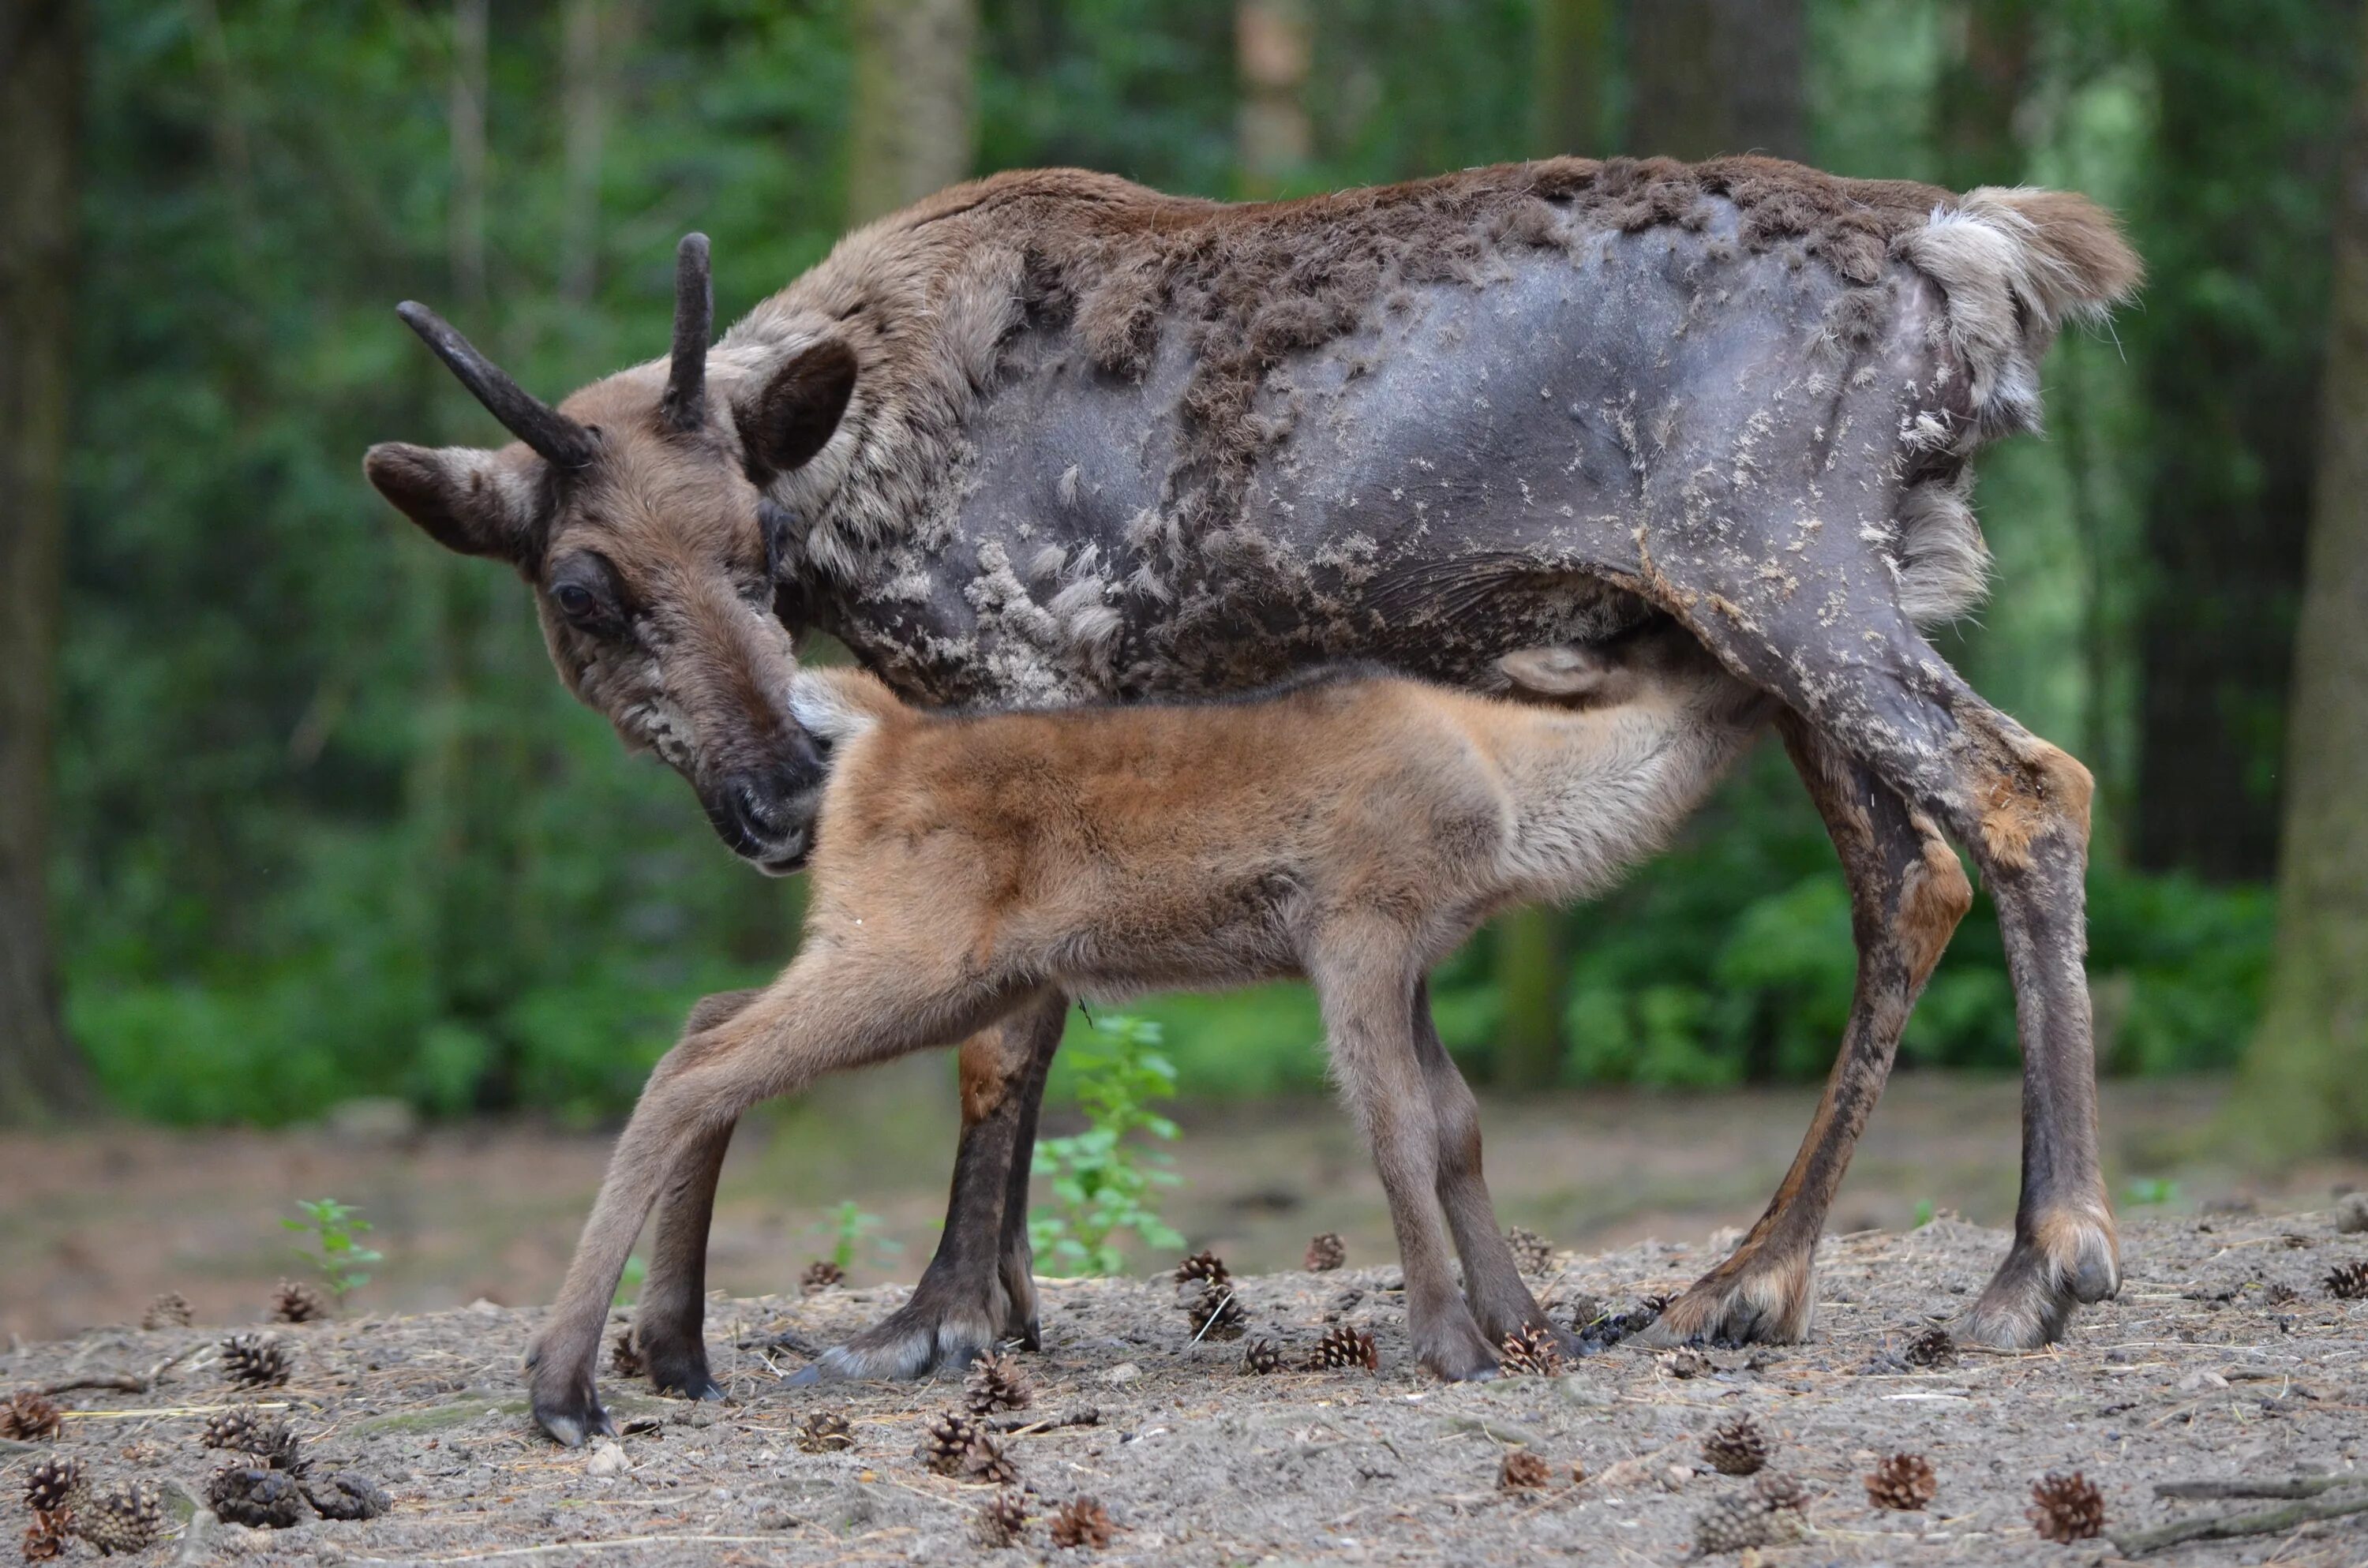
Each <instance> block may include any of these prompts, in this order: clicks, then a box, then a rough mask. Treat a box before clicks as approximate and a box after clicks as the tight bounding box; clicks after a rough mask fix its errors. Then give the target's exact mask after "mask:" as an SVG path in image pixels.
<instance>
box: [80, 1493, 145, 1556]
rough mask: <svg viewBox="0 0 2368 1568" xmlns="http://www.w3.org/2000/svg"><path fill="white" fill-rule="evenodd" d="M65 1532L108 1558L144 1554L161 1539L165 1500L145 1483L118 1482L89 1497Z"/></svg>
mask: <svg viewBox="0 0 2368 1568" xmlns="http://www.w3.org/2000/svg"><path fill="white" fill-rule="evenodd" d="M67 1528H69V1529H71V1530H73V1531H74V1534H76V1535H78V1536H80V1537H82V1538H83V1540H86V1541H88V1542H90V1543H91V1545H93V1546H95V1547H97V1548H98V1550H99V1551H101V1552H102V1553H104V1554H105V1555H107V1556H108V1557H112V1556H114V1555H115V1554H116V1553H117V1552H119V1551H143V1550H145V1549H146V1548H148V1547H151V1546H154V1545H155V1544H156V1542H158V1541H159V1540H163V1539H164V1536H165V1498H164V1495H163V1494H161V1493H159V1492H158V1491H157V1490H156V1489H155V1488H154V1486H152V1485H150V1484H149V1483H147V1482H144V1481H122V1482H118V1483H115V1484H114V1485H112V1486H105V1487H101V1488H100V1489H99V1490H98V1491H97V1492H95V1493H93V1494H91V1498H90V1501H89V1502H87V1503H85V1504H84V1505H83V1506H81V1507H79V1508H76V1509H75V1510H74V1517H73V1519H72V1520H71V1521H70V1522H69V1523H68V1525H67Z"/></svg>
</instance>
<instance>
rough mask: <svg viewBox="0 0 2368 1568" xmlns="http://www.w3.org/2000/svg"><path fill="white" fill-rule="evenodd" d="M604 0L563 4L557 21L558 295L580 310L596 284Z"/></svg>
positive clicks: (605, 122)
mask: <svg viewBox="0 0 2368 1568" xmlns="http://www.w3.org/2000/svg"><path fill="white" fill-rule="evenodd" d="M607 11H608V4H607V0H566V4H565V5H564V6H561V7H560V19H559V51H560V64H559V80H560V89H559V100H560V119H561V122H562V127H563V131H564V137H565V160H566V168H565V173H564V190H565V192H566V205H565V210H564V213H563V214H562V217H561V222H562V223H563V224H564V232H563V233H562V236H561V239H560V272H559V297H560V298H561V299H562V300H564V301H566V302H567V303H569V304H570V305H574V306H576V307H578V308H581V307H583V306H585V305H588V304H590V303H591V301H592V291H593V290H594V289H596V288H598V286H599V281H600V152H601V145H602V143H603V142H604V141H605V140H606V139H607V133H608V129H609V91H608V88H609V81H608V67H607V62H606V58H605V56H606V51H605V50H604V49H603V47H602V44H603V41H604V40H603V38H602V34H603V32H604V31H605V30H606V29H605V28H604V26H603V24H604V22H605V21H606V14H607Z"/></svg>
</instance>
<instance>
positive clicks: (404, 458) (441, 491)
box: [362, 441, 542, 566]
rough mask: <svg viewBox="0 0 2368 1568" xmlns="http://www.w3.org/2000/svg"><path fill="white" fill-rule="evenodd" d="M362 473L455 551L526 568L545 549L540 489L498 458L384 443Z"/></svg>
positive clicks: (485, 453) (364, 462)
mask: <svg viewBox="0 0 2368 1568" xmlns="http://www.w3.org/2000/svg"><path fill="white" fill-rule="evenodd" d="M362 472H364V473H365V474H367V475H369V476H370V483H372V484H374V485H376V486H377V487H378V493H379V494H381V495H383V496H385V497H386V498H387V499H388V500H389V501H392V502H393V503H394V505H395V506H396V507H397V508H398V509H400V510H401V511H402V513H403V514H404V516H405V517H409V518H410V519H411V520H412V521H413V522H415V523H417V524H418V525H419V526H420V528H423V529H425V530H426V531H427V536H428V537H429V538H430V539H433V540H435V541H436V542H437V543H438V544H440V545H442V546H443V547H444V548H445V549H447V550H456V551H460V552H461V554H463V555H485V556H491V557H493V558H495V560H500V561H507V562H512V563H513V564H516V565H520V566H524V565H528V564H529V563H531V562H532V561H533V560H534V558H535V557H536V555H537V554H539V553H540V551H541V540H542V518H541V511H542V508H541V505H540V503H539V502H538V500H537V499H536V497H535V495H534V494H533V493H532V492H533V486H532V484H531V483H530V482H529V480H528V479H527V478H526V477H525V476H524V475H522V474H520V473H518V472H517V471H516V470H515V469H514V468H512V467H511V466H510V465H508V464H506V463H504V462H502V461H500V460H498V458H497V457H496V455H495V453H492V452H488V451H482V450H480V449H477V448H474V447H415V446H411V445H408V444H407V443H404V442H402V441H384V442H381V443H380V444H379V445H377V446H375V447H372V448H371V449H370V451H369V452H368V454H366V455H365V456H364V457H363V459H362Z"/></svg>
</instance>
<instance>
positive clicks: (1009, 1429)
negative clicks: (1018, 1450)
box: [986, 1404, 1102, 1437]
mask: <svg viewBox="0 0 2368 1568" xmlns="http://www.w3.org/2000/svg"><path fill="white" fill-rule="evenodd" d="M1101 1420H1102V1413H1101V1412H1100V1411H1099V1410H1096V1409H1095V1408H1094V1407H1093V1406H1092V1405H1090V1404H1087V1405H1081V1406H1079V1407H1078V1408H1077V1409H1076V1410H1071V1411H1065V1412H1064V1413H1062V1414H1061V1415H1007V1416H1005V1417H1004V1418H1003V1419H1002V1420H1000V1421H990V1422H988V1423H987V1424H986V1425H987V1427H988V1429H989V1430H991V1431H996V1432H1000V1433H1002V1434H1003V1435H1004V1436H1005V1437H1034V1436H1035V1435H1036V1434H1037V1433H1039V1432H1050V1431H1053V1430H1054V1429H1055V1428H1057V1427H1062V1426H1100V1425H1101Z"/></svg>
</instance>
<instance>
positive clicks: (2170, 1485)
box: [2154, 1475, 2368, 1497]
mask: <svg viewBox="0 0 2368 1568" xmlns="http://www.w3.org/2000/svg"><path fill="white" fill-rule="evenodd" d="M2340 1486H2368V1475H2295V1476H2289V1477H2287V1478H2286V1479H2284V1480H2283V1481H2166V1482H2162V1483H2159V1484H2157V1486H2156V1487H2155V1489H2154V1494H2155V1495H2156V1496H2157V1497H2316V1496H2317V1495H2318V1494H2320V1493H2322V1492H2332V1491H2334V1490H2335V1489H2336V1488H2338V1487H2340Z"/></svg>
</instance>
